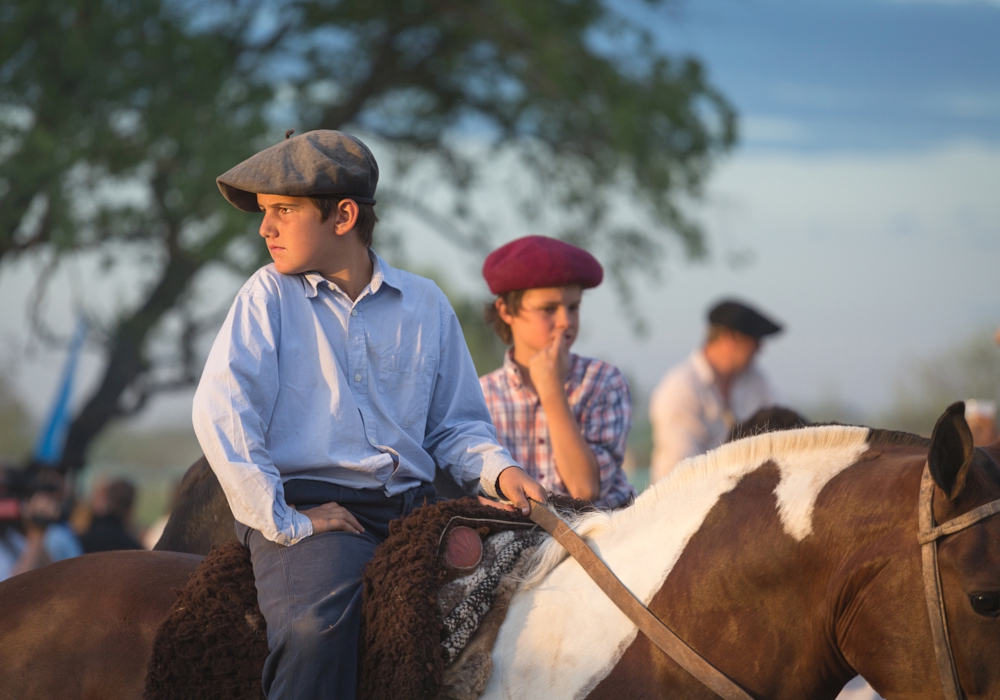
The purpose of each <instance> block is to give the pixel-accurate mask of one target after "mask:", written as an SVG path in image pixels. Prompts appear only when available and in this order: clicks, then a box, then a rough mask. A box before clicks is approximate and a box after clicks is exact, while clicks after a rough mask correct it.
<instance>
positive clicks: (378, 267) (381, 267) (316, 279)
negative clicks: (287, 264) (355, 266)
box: [299, 248, 403, 299]
mask: <svg viewBox="0 0 1000 700" xmlns="http://www.w3.org/2000/svg"><path fill="white" fill-rule="evenodd" d="M368 257H369V258H370V259H371V261H372V279H371V282H369V283H368V288H369V289H370V290H371V293H372V294H375V293H376V292H378V290H379V289H380V288H381V287H382V285H383V284H387V285H389V286H390V287H392V288H393V289H395V290H396V291H398V292H402V291H403V285H402V283H401V282H400V279H399V270H397V269H396V268H394V267H392V266H391V265H390V264H389V263H387V262H386V261H385V260H383V259H382V258H381V257H379V255H378V254H377V253H376V252H375V251H374V250H372V249H371V248H369V249H368ZM299 277H300V278H301V279H302V287H303V291H304V292H305V294H306V298H307V299H312V298H313V297H315V296H316V295H317V294H319V288H320V286H322V285H328V284H332V283H331V282H329V281H328V280H327V279H326V278H325V277H324V276H323V275H321V274H319V273H318V272H304V273H302V274H301V275H299Z"/></svg>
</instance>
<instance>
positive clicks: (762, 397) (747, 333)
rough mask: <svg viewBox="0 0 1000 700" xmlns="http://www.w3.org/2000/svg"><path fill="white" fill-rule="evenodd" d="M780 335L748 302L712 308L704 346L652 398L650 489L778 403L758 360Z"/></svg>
mask: <svg viewBox="0 0 1000 700" xmlns="http://www.w3.org/2000/svg"><path fill="white" fill-rule="evenodd" d="M779 332H781V326H780V325H779V324H778V323H775V322H774V321H772V320H771V319H769V318H768V317H767V316H765V315H764V314H762V313H761V312H759V311H757V310H756V309H754V308H753V307H752V306H749V305H748V304H745V303H743V302H740V301H735V300H731V299H729V300H725V301H722V302H719V303H718V304H716V305H715V306H713V307H712V309H711V310H710V311H709V313H708V333H707V337H706V340H705V344H704V345H703V346H702V347H701V348H699V349H698V350H695V351H694V352H693V353H691V355H690V356H689V357H688V358H687V359H686V360H684V362H682V363H680V364H679V365H677V366H676V367H674V368H673V369H671V370H670V371H669V372H668V373H667V374H666V376H665V377H664V378H663V379H662V380H661V381H660V383H659V385H657V387H656V389H654V390H653V394H652V396H651V398H650V401H649V419H650V423H652V428H653V454H652V459H651V464H650V483H653V482H655V481H657V480H658V479H662V478H663V477H664V476H666V474H667V473H668V472H669V471H670V470H671V469H673V468H674V466H675V465H676V464H677V463H678V462H680V461H681V460H682V459H686V458H687V457H692V456H694V455H697V454H702V453H704V452H707V451H708V450H711V449H713V448H716V447H718V446H719V445H721V444H723V443H724V442H725V441H726V439H727V438H728V437H729V434H730V432H731V431H732V429H733V427H734V426H735V425H736V424H737V423H740V422H743V421H745V420H747V419H748V418H750V416H752V415H753V414H754V413H756V412H757V411H758V410H759V409H761V408H763V407H764V406H770V405H772V404H773V403H774V396H773V392H772V391H771V387H770V385H769V383H768V381H767V378H766V377H765V376H764V374H763V373H762V372H761V371H760V370H759V369H758V368H757V366H756V365H755V364H754V361H753V360H754V358H755V357H756V356H757V353H758V352H759V351H760V346H761V341H762V340H763V339H764V338H765V337H767V336H770V335H774V334H776V333H779Z"/></svg>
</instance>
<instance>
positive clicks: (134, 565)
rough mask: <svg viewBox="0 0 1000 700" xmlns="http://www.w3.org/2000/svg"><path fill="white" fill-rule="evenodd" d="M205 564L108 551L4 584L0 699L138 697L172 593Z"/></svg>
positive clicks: (190, 558)
mask: <svg viewBox="0 0 1000 700" xmlns="http://www.w3.org/2000/svg"><path fill="white" fill-rule="evenodd" d="M200 561H201V557H198V556H195V555H191V554H180V553H174V552H143V551H121V552H102V553H99V554H88V555H85V556H82V557H76V558H74V559H67V560H64V561H60V562H56V563H54V564H49V565H48V566H45V567H42V568H41V569H36V570H34V571H29V572H28V573H25V574H21V575H20V576H15V577H14V578H11V579H8V580H6V581H3V582H0V699H2V700H7V699H8V698H19V699H30V698H55V697H59V698H87V699H88V700H90V699H92V700H110V699H112V698H114V699H115V700H117V699H118V698H141V697H142V688H143V681H144V678H145V672H146V664H147V662H148V660H149V654H150V650H151V648H152V641H153V637H154V635H155V634H156V629H157V627H158V626H159V624H160V622H162V620H163V619H164V618H165V617H166V615H167V612H168V611H169V610H170V607H171V605H173V603H174V600H175V599H176V596H175V595H174V593H173V589H179V588H182V587H183V586H184V584H185V583H186V582H187V580H188V578H189V577H190V575H191V573H192V572H193V571H194V570H195V568H196V567H197V566H198V562H200Z"/></svg>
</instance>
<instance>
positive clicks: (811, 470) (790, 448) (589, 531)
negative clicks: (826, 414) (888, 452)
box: [524, 425, 869, 587]
mask: <svg viewBox="0 0 1000 700" xmlns="http://www.w3.org/2000/svg"><path fill="white" fill-rule="evenodd" d="M868 433H869V430H868V428H862V427H855V426H839V425H837V426H820V427H813V428H801V429H798V430H784V431H777V432H770V433H762V434H760V435H755V436H752V437H747V438H743V439H742V440H737V441H735V442H731V443H728V444H725V445H723V446H721V447H719V448H716V449H715V450H712V451H711V452H708V453H707V454H704V455H698V456H696V457H690V458H688V459H685V460H684V461H682V462H680V463H679V464H678V465H677V466H676V467H674V469H673V470H672V471H671V472H670V473H669V474H667V476H666V477H664V478H663V479H660V480H659V481H658V482H656V483H655V484H653V485H652V486H650V487H649V488H648V489H646V491H645V492H643V493H642V494H641V495H640V496H639V497H638V498H637V499H636V500H635V503H634V504H632V506H630V507H628V508H624V509H621V510H617V511H612V512H604V511H597V512H591V513H584V514H581V515H577V516H571V517H568V518H565V519H566V521H567V522H568V524H569V525H570V527H572V528H573V530H574V531H575V532H576V533H577V534H578V535H580V536H581V537H583V538H584V539H589V540H593V539H595V538H597V537H599V536H601V535H603V534H605V533H609V534H613V533H615V532H619V531H629V530H633V529H636V528H644V527H646V526H647V525H648V524H649V523H650V521H651V520H653V519H654V517H655V516H656V515H657V514H660V513H662V511H663V510H664V509H669V508H674V507H675V506H676V504H678V503H680V502H681V501H682V500H683V499H684V498H685V494H686V493H688V492H689V491H690V490H693V489H697V488H699V487H701V486H703V485H704V484H706V482H713V481H714V482H718V481H719V480H727V479H728V480H730V481H731V482H732V486H735V485H736V483H737V482H738V481H739V479H740V478H742V477H743V476H744V475H746V474H747V473H749V472H751V471H753V470H754V469H756V468H758V467H759V466H761V465H763V464H765V463H767V462H774V463H776V464H777V465H778V466H779V468H780V469H781V473H782V479H781V482H780V483H779V485H778V487H777V488H776V489H775V493H776V495H777V496H778V511H779V514H780V516H781V520H782V523H783V524H784V526H785V530H786V532H788V534H790V535H791V536H793V537H795V538H796V539H797V540H802V539H803V538H804V537H806V536H807V535H809V534H810V533H811V532H812V521H811V515H812V508H813V504H814V503H815V501H816V496H817V495H818V494H819V491H820V489H821V488H822V487H823V486H824V485H825V484H826V482H827V481H829V479H830V478H832V477H833V476H835V475H836V474H837V473H839V472H840V471H841V470H842V469H844V468H845V467H847V466H850V464H851V463H853V461H854V460H855V459H857V457H858V456H859V455H860V454H861V452H863V451H864V450H865V448H866V447H867V438H868ZM730 488H731V487H730ZM728 490H729V489H728V488H727V489H725V491H728ZM678 555H679V553H678ZM566 556H567V554H566V550H565V549H563V548H562V546H560V545H559V544H558V543H557V542H555V541H554V540H552V538H551V537H549V538H547V539H546V540H545V541H544V542H543V543H542V545H541V546H540V547H539V548H538V550H537V551H536V552H535V554H534V556H533V561H532V562H531V565H530V568H529V570H528V574H527V575H526V576H525V580H524V583H525V585H526V586H527V587H530V586H533V585H536V584H538V583H539V582H540V581H541V580H542V579H544V578H545V577H546V576H547V575H548V574H549V573H550V572H551V571H552V570H553V569H554V568H555V567H556V566H557V565H558V564H559V563H560V562H561V561H562V560H563V559H565V558H566Z"/></svg>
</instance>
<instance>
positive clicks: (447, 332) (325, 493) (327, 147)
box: [193, 131, 545, 700]
mask: <svg viewBox="0 0 1000 700" xmlns="http://www.w3.org/2000/svg"><path fill="white" fill-rule="evenodd" d="M377 182H378V166H377V165H376V163H375V159H374V157H373V156H372V154H371V151H369V150H368V148H367V147H366V146H365V145H364V144H363V143H361V141H359V140H358V139H356V138H354V137H353V136H349V135H347V134H343V133H340V132H337V131H313V132H309V133H307V134H303V135H301V136H297V137H295V138H290V139H287V140H285V141H284V142H283V143H280V144H278V145H276V146H272V147H271V148H268V149H267V150H265V151H262V152H260V153H258V154H257V155H255V156H253V157H252V158H250V159H249V160H247V161H244V162H243V163H241V164H240V165H238V166H236V167H235V168H233V169H232V170H230V171H229V172H227V173H225V174H224V175H222V176H220V177H219V178H218V184H219V189H220V190H221V191H222V194H223V195H224V196H225V197H226V199H228V200H229V201H230V202H231V203H232V204H233V205H235V206H236V207H238V208H240V209H243V210H245V211H253V212H261V211H262V212H263V213H264V218H263V221H262V222H261V226H260V235H261V236H262V237H263V238H264V240H265V241H266V243H267V246H268V249H269V251H270V253H271V257H272V259H273V260H274V262H273V264H271V265H267V266H266V267H263V268H261V269H260V270H258V271H257V272H256V273H255V274H254V275H253V276H252V277H251V278H250V280H249V281H248V282H247V283H246V284H245V285H244V286H243V288H242V289H241V290H240V292H239V294H238V295H237V297H236V300H235V301H234V302H233V306H232V308H231V309H230V311H229V315H228V317H227V318H226V321H225V323H224V324H223V327H222V330H221V331H220V332H219V335H218V337H217V338H216V340H215V344H214V345H213V346H212V350H211V352H210V354H209V357H208V361H207V362H206V365H205V369H204V372H203V374H202V377H201V382H200V383H199V385H198V390H197V392H196V394H195V398H194V411H193V418H194V427H195V432H196V434H197V436H198V440H199V442H200V443H201V446H202V449H203V450H204V451H205V455H206V457H207V458H208V461H209V463H210V464H211V465H212V469H213V470H214V471H215V473H216V475H217V476H218V478H219V482H220V483H221V484H222V488H223V490H224V491H225V493H226V497H227V499H228V501H229V505H230V507H231V508H232V511H233V515H234V516H235V517H236V520H237V536H238V537H239V539H240V540H241V541H242V542H243V543H244V544H246V546H247V547H248V548H249V549H250V552H251V558H252V561H253V567H254V575H255V577H256V585H257V593H258V600H259V602H260V608H261V612H262V613H263V614H264V618H265V620H266V622H267V637H268V646H269V648H270V655H269V656H268V657H267V661H266V663H265V665H264V674H263V688H264V692H265V694H266V695H267V697H268V698H270V699H272V700H273V699H274V698H283V699H284V698H288V699H291V698H338V699H340V698H347V699H350V698H353V697H355V695H356V692H357V689H356V686H357V665H358V659H357V646H358V629H359V625H360V606H361V572H362V568H363V566H364V564H365V563H366V562H367V561H368V560H369V559H370V558H371V556H372V553H373V552H374V549H375V547H376V545H378V544H379V543H380V542H382V541H383V540H384V539H385V538H386V537H387V535H388V523H389V521H390V520H391V519H394V518H398V517H401V516H403V515H406V514H407V513H409V512H410V511H411V510H412V509H413V508H414V507H415V506H418V505H420V504H421V503H423V502H424V501H425V500H428V499H433V497H434V489H433V487H432V486H431V483H430V482H431V481H432V479H433V476H434V470H435V464H437V465H440V466H441V468H443V469H444V470H446V471H447V472H448V473H449V474H450V475H451V476H452V478H453V479H454V480H455V481H456V482H457V483H459V484H460V485H462V486H463V487H464V488H466V489H467V490H468V491H470V492H471V491H473V490H475V489H476V488H477V487H478V488H481V489H482V490H483V491H485V492H486V493H487V494H488V495H490V496H500V497H503V496H506V497H507V498H508V499H509V500H511V501H513V502H514V503H515V504H516V505H517V506H519V507H521V508H522V511H526V510H527V498H528V497H529V496H530V497H531V498H534V499H536V500H544V495H545V492H544V490H543V489H542V488H541V487H540V486H539V485H538V484H537V483H536V482H535V481H534V480H532V479H531V478H530V477H528V476H527V474H525V472H524V471H522V470H521V469H519V468H517V467H516V463H515V462H514V461H513V459H512V458H511V456H510V454H509V453H508V452H507V450H505V449H504V448H502V447H501V446H500V445H499V444H497V441H496V433H495V431H494V429H493V426H492V425H491V424H490V417H489V413H488V412H487V410H486V406H485V404H484V402H483V398H482V392H481V391H480V390H479V387H478V384H477V382H476V374H475V369H474V367H473V364H472V359H471V357H470V356H469V351H468V348H467V347H466V345H465V341H464V339H463V336H462V331H461V328H460V327H459V325H458V320H457V319H456V317H455V313H454V312H453V311H452V308H451V306H450V304H449V303H448V301H447V299H446V298H445V296H444V295H443V294H442V293H441V291H440V290H439V289H438V288H437V287H436V286H435V285H434V283H433V282H430V281H429V280H426V279H423V278H421V277H417V276H416V275H412V274H409V273H407V272H403V271H400V270H396V269H393V268H392V267H390V266H389V265H387V264H386V262H385V261H384V260H382V259H381V258H380V257H379V256H377V255H376V254H375V253H374V252H372V250H371V248H370V244H371V240H372V230H373V228H374V226H375V223H376V222H377V220H378V219H377V217H376V216H375V212H374V204H375V199H374V195H375V186H376V184H377Z"/></svg>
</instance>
